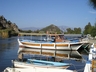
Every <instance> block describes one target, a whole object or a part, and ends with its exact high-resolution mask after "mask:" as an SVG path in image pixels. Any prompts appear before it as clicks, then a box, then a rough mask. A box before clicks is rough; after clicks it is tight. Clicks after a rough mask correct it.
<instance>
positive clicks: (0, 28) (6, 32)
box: [0, 16, 19, 38]
mask: <svg viewBox="0 0 96 72" xmlns="http://www.w3.org/2000/svg"><path fill="white" fill-rule="evenodd" d="M18 32H19V29H18V26H17V25H16V24H15V23H12V22H11V21H7V19H5V17H4V16H0V37H2V38H6V37H11V36H16V35H17V34H18Z"/></svg>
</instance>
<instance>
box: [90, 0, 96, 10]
mask: <svg viewBox="0 0 96 72" xmlns="http://www.w3.org/2000/svg"><path fill="white" fill-rule="evenodd" d="M89 2H90V5H91V6H93V8H94V9H96V0H89Z"/></svg>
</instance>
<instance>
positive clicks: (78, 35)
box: [19, 32, 82, 37]
mask: <svg viewBox="0 0 96 72" xmlns="http://www.w3.org/2000/svg"><path fill="white" fill-rule="evenodd" d="M19 35H20V36H31V35H37V36H38V35H39V36H40V35H41V36H42V35H64V36H74V37H81V36H82V34H46V33H21V32H20V33H19Z"/></svg>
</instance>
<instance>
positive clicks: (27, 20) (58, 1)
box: [0, 0, 96, 28]
mask: <svg viewBox="0 0 96 72" xmlns="http://www.w3.org/2000/svg"><path fill="white" fill-rule="evenodd" d="M0 15H3V16H4V17H5V18H6V19H7V20H10V21H11V22H12V23H15V24H16V25H17V26H18V27H19V28H26V27H46V26H48V25H50V24H54V25H56V26H68V27H80V28H83V27H85V26H86V25H87V24H88V22H90V23H91V25H94V23H95V22H96V10H94V9H93V8H92V7H91V6H90V4H89V0H0Z"/></svg>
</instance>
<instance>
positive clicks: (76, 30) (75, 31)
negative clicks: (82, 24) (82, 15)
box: [65, 28, 81, 34]
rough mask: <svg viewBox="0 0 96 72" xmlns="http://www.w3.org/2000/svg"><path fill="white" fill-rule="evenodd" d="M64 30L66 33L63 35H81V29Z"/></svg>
mask: <svg viewBox="0 0 96 72" xmlns="http://www.w3.org/2000/svg"><path fill="white" fill-rule="evenodd" d="M66 30H67V32H65V34H80V33H81V28H74V29H71V28H67V29H66Z"/></svg>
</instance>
